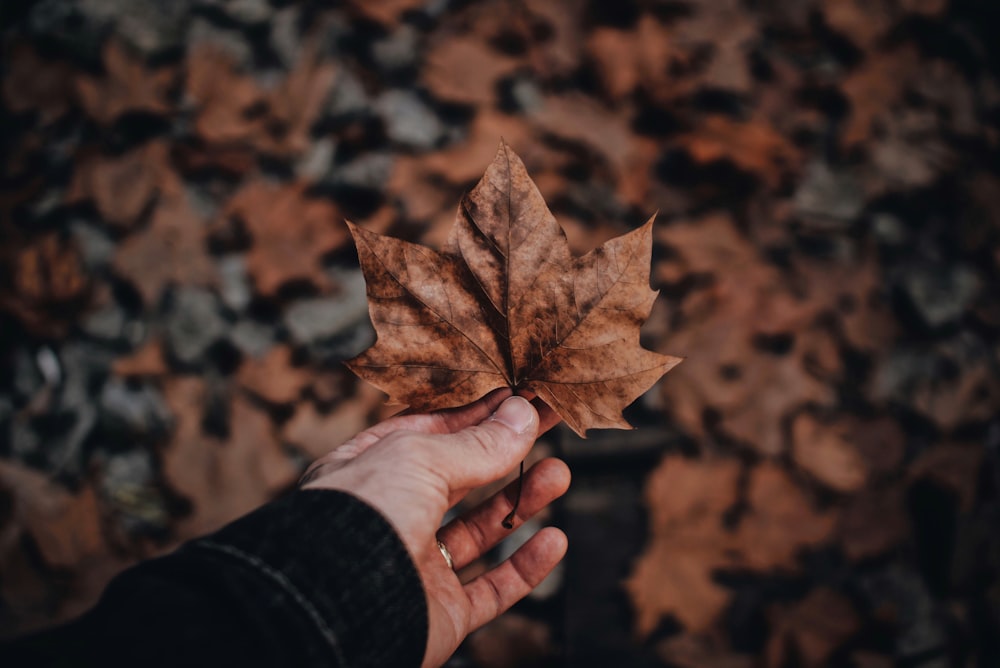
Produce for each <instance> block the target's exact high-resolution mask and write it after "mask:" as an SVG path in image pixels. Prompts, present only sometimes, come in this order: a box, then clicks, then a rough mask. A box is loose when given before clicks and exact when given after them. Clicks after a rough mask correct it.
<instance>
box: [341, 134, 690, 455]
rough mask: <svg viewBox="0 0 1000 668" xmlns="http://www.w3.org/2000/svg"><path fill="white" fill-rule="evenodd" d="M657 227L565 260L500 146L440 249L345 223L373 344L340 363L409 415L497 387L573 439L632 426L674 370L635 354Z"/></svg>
mask: <svg viewBox="0 0 1000 668" xmlns="http://www.w3.org/2000/svg"><path fill="white" fill-rule="evenodd" d="M651 230H652V221H650V222H648V223H647V224H646V225H644V226H643V227H641V228H639V229H638V230H636V231H634V232H631V233H629V234H627V235H625V236H623V237H619V238H617V239H613V240H611V241H609V242H608V243H607V244H605V245H604V246H603V247H601V248H599V249H597V250H595V251H592V252H591V253H588V254H587V255H585V256H584V257H582V258H573V257H572V256H571V254H570V252H569V246H568V244H567V242H566V236H565V234H564V233H563V232H562V229H561V228H560V227H559V225H558V223H556V221H555V218H553V217H552V214H551V213H549V210H548V208H547V207H546V206H545V202H544V200H543V199H542V197H541V195H540V194H539V192H538V189H537V188H536V187H535V185H534V184H533V183H532V182H531V179H530V178H529V177H528V174H527V172H526V171H525V169H524V165H523V163H522V162H521V160H520V158H518V157H517V156H516V155H515V154H514V153H513V152H512V151H511V150H510V149H509V148H507V146H506V145H501V146H500V150H499V151H498V152H497V155H496V158H495V159H494V161H493V163H492V164H491V165H490V167H489V168H488V169H487V171H486V174H485V175H484V176H483V179H482V181H480V182H479V185H477V186H476V188H475V189H473V190H472V192H470V193H469V194H468V195H467V196H466V197H465V198H464V199H463V200H462V204H461V206H460V207H459V214H458V217H457V219H456V223H455V226H454V228H453V229H452V234H451V237H450V238H449V241H448V244H447V246H446V248H445V251H444V252H436V251H433V250H431V249H428V248H425V247H422V246H417V245H414V244H410V243H407V242H403V241H400V240H395V239H391V238H388V237H383V236H381V235H378V234H374V233H372V232H367V231H365V230H363V229H361V228H358V227H356V226H351V232H352V233H353V234H354V239H355V243H356V244H357V246H358V256H359V259H360V261H361V266H362V269H363V270H364V272H365V279H366V281H367V283H368V295H369V302H370V307H371V314H372V321H373V322H374V323H375V327H376V330H377V331H378V334H379V338H378V341H377V342H376V344H375V346H373V347H372V348H371V349H369V350H368V351H367V352H365V353H364V354H362V355H361V356H359V357H357V358H355V359H354V360H352V361H351V362H350V363H349V365H350V367H351V369H352V370H353V371H354V372H355V373H357V374H358V375H359V376H361V377H362V378H364V379H365V380H368V381H369V382H371V383H372V384H374V385H376V386H377V387H379V388H381V389H383V390H384V391H386V392H388V393H389V395H390V401H392V402H395V403H402V404H406V405H408V406H411V407H412V408H414V409H415V410H421V411H424V410H435V409H439V408H445V407H450V406H459V405H462V404H465V403H468V402H469V401H472V400H474V399H476V398H478V397H480V396H482V395H484V394H486V393H487V392H489V391H490V390H492V389H494V388H497V387H504V386H507V387H512V388H517V389H522V390H528V391H531V392H533V393H534V394H536V395H538V396H539V397H541V398H542V399H543V400H544V401H545V402H546V403H547V404H548V405H550V406H551V407H552V408H554V409H555V410H556V412H557V413H559V415H560V416H561V417H562V418H563V419H564V420H565V421H566V423H567V424H568V425H569V426H570V427H571V428H572V429H573V430H574V431H576V432H577V433H578V434H580V435H581V436H582V435H583V434H584V433H585V432H586V430H587V429H590V428H593V427H618V428H627V427H628V423H627V422H625V420H624V419H623V418H622V417H621V415H620V414H621V410H622V409H623V408H624V407H625V406H627V405H628V404H629V403H631V402H632V401H633V400H635V398H636V397H638V396H639V395H640V394H641V393H642V392H644V391H645V390H646V389H648V388H649V386H650V385H652V384H653V383H654V382H656V380H658V379H659V378H660V376H662V375H663V374H664V373H666V372H667V371H668V370H669V369H670V368H671V367H673V366H674V365H675V364H677V362H678V361H680V360H679V359H678V358H675V357H669V356H665V355H658V354H656V353H652V352H650V351H647V350H645V349H643V348H642V347H641V346H640V345H639V329H638V327H639V325H640V324H642V322H643V321H644V320H645V318H646V317H647V316H648V314H649V309H650V308H651V307H652V304H653V300H654V299H655V298H656V293H654V292H653V291H652V290H650V289H649V287H648V275H649V274H648V271H649V269H648V267H649V262H650V252H651V243H652V236H651Z"/></svg>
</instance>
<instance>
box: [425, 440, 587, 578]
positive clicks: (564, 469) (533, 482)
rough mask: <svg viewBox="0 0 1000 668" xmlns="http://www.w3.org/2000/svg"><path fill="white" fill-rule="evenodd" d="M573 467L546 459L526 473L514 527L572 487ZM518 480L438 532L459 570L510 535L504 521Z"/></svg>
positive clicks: (512, 500) (513, 497)
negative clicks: (570, 468) (504, 526)
mask: <svg viewBox="0 0 1000 668" xmlns="http://www.w3.org/2000/svg"><path fill="white" fill-rule="evenodd" d="M569 481H570V473H569V467H568V466H566V464H565V463H564V462H563V461H562V460H559V459H543V460H542V461H540V462H538V463H537V464H535V465H534V466H532V467H531V469H530V470H529V471H528V472H527V473H526V474H525V476H524V481H523V487H522V489H521V503H520V505H519V506H518V509H517V513H516V514H515V515H514V518H513V521H514V528H517V527H519V526H521V525H522V524H524V521H525V520H527V519H528V518H530V517H532V516H533V515H534V514H535V513H537V512H538V511H539V510H541V509H542V508H544V507H545V506H547V505H549V504H550V503H552V502H553V501H555V500H556V499H558V498H559V497H560V496H562V495H563V494H565V493H566V490H567V489H569ZM517 487H518V481H516V480H515V481H514V482H512V483H510V484H509V485H507V486H506V487H505V488H504V489H502V490H500V491H499V492H497V493H496V494H494V495H493V496H491V497H490V498H489V499H487V500H486V501H483V502H482V503H481V504H479V505H478V506H476V507H475V508H473V509H472V510H471V511H470V512H468V513H466V514H464V515H462V516H460V517H456V518H455V519H453V520H452V521H450V522H448V524H446V525H445V526H443V527H442V528H441V529H440V530H439V531H438V540H440V541H441V542H442V543H444V544H445V545H446V546H447V547H448V552H450V553H451V556H452V558H453V559H454V561H455V570H459V569H461V568H465V567H466V566H468V565H469V564H471V563H472V562H473V561H475V560H476V559H478V558H479V557H480V556H482V555H483V554H484V553H485V552H486V551H487V550H489V549H490V548H492V547H493V546H494V545H496V544H497V543H499V542H500V541H501V540H502V539H504V538H506V537H507V536H509V535H510V531H511V530H510V529H505V528H503V526H502V525H501V521H502V520H503V519H504V518H506V517H507V515H508V514H509V513H510V511H511V509H512V508H513V507H514V499H515V498H516V496H517Z"/></svg>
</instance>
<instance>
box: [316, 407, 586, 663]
mask: <svg viewBox="0 0 1000 668" xmlns="http://www.w3.org/2000/svg"><path fill="white" fill-rule="evenodd" d="M536 403H537V405H538V408H537V409H536V407H535V406H534V405H532V403H531V402H529V401H528V400H527V399H525V398H524V397H520V396H511V391H510V390H509V389H501V390H496V391H494V392H491V393H490V394H488V395H486V396H485V397H483V398H482V399H480V400H479V401H476V402H474V403H471V404H469V405H467V406H464V407H462V408H457V409H454V410H448V411H439V412H436V413H431V414H424V415H402V416H398V417H394V418H391V419H389V420H386V421H384V422H381V423H379V424H377V425H375V426H374V427H372V428H371V429H368V430H366V431H363V432H361V433H360V434H358V435H357V436H355V437H354V438H353V439H351V440H349V441H347V442H346V443H344V444H343V445H341V446H340V447H338V448H336V449H335V450H333V451H332V452H330V453H329V454H327V455H325V456H324V457H322V458H320V459H318V460H317V461H316V462H314V463H313V465H312V466H311V467H310V468H309V471H307V472H306V475H305V477H304V478H303V483H302V487H303V488H322V489H337V490H342V491H345V492H349V493H351V494H353V495H355V496H357V497H358V498H360V499H362V500H363V501H365V502H367V503H368V504H369V505H371V506H372V507H374V508H376V509H377V510H379V511H380V512H381V513H382V514H383V515H384V516H385V517H386V518H387V519H388V520H389V521H390V522H391V523H392V525H393V526H394V527H395V528H396V530H397V532H398V533H399V535H400V537H401V538H402V540H403V543H404V544H405V545H406V547H407V549H408V550H409V552H410V555H411V556H412V557H413V561H414V563H415V564H416V566H417V570H418V572H419V573H420V578H421V580H422V582H423V586H424V592H425V594H426V596H427V611H428V620H429V632H428V639H427V649H426V652H425V654H424V661H423V666H428V667H429V666H440V665H441V664H443V663H444V662H445V661H446V660H447V659H448V657H449V656H451V655H452V653H454V651H455V650H456V649H457V648H458V645H459V643H461V642H462V640H463V639H464V638H465V636H467V635H468V634H469V633H470V632H472V631H474V630H475V629H477V628H479V627H480V626H483V625H484V624H486V623H488V622H490V621H492V620H494V619H496V618H497V617H498V616H499V615H500V614H501V613H503V612H504V611H506V610H507V609H508V608H510V606H512V605H513V604H514V603H516V602H517V601H519V600H521V599H522V598H524V597H525V596H526V595H527V594H528V593H529V592H530V591H531V590H532V589H534V588H535V587H536V586H537V585H538V584H539V583H540V582H541V581H542V580H543V579H544V578H545V576H546V575H548V574H549V573H550V572H551V571H552V569H553V568H555V566H556V564H558V563H559V561H560V560H561V559H562V558H563V556H564V555H565V553H566V545H567V543H566V535H565V534H564V533H563V532H562V531H560V530H559V529H556V528H554V527H546V528H545V529H542V530H541V531H539V532H538V533H537V534H535V535H534V536H533V537H532V538H531V539H530V540H529V541H528V542H527V543H525V544H524V545H523V546H522V547H521V548H520V549H518V550H517V552H515V553H514V554H513V555H512V556H511V557H510V558H509V559H508V560H507V561H505V562H503V563H502V564H500V565H499V566H497V567H496V568H494V569H492V570H490V571H488V572H486V573H484V574H482V575H480V576H479V577H477V578H475V579H474V580H472V581H470V582H468V583H466V584H464V585H463V584H462V582H460V581H459V579H458V576H457V575H456V574H455V571H456V570H460V569H462V568H463V567H465V566H467V565H468V564H470V563H472V562H473V561H474V560H476V559H477V558H479V557H480V556H481V555H482V554H483V553H485V552H486V551H487V550H489V549H490V548H491V547H493V546H494V545H495V544H496V543H498V542H499V541H500V540H502V539H503V538H504V537H506V536H507V535H508V534H509V533H510V530H508V529H504V528H503V527H502V526H501V521H502V520H503V518H504V517H505V516H506V515H507V514H508V513H509V512H510V510H511V508H512V507H513V500H514V498H515V496H516V489H517V487H516V485H517V483H516V482H514V483H512V484H511V485H509V486H508V487H507V488H506V489H504V490H502V491H501V492H498V493H497V494H496V495H494V496H493V497H491V498H490V499H487V500H486V501H484V502H483V503H482V504H480V505H479V506H477V507H476V508H474V509H472V510H471V511H469V512H467V513H465V514H464V515H462V516H460V517H456V518H455V519H453V520H451V521H450V522H448V524H446V525H445V526H441V522H442V520H443V518H444V515H445V513H446V512H447V511H448V509H449V508H451V507H452V506H454V505H455V504H456V503H458V502H459V501H460V500H461V499H462V498H464V497H465V496H466V495H467V494H468V493H469V492H470V491H472V490H473V489H475V488H477V487H480V486H482V485H485V484H488V483H490V482H493V481H496V480H498V479H500V478H502V477H503V476H505V475H506V474H507V473H509V472H510V471H512V470H513V469H514V468H516V467H517V466H518V464H519V463H520V462H521V461H522V460H523V459H524V458H525V456H527V454H528V451H529V450H530V449H531V446H532V445H533V444H534V442H535V439H536V438H537V437H538V435H539V434H541V433H544V431H546V430H548V429H549V428H551V427H552V426H554V425H555V424H556V423H557V422H558V417H556V416H555V414H554V413H553V412H552V411H551V410H550V409H549V408H548V407H546V406H545V405H544V404H541V403H540V402H536ZM569 481H570V473H569V468H568V467H567V466H566V464H565V463H563V462H562V461H560V460H558V459H545V460H542V461H540V462H538V463H537V464H535V465H534V466H533V467H532V468H531V469H530V470H529V471H528V472H527V473H526V474H525V477H524V482H523V489H522V494H521V503H520V507H519V509H518V512H517V515H516V516H515V518H514V528H515V529H516V528H517V527H518V526H520V525H521V524H523V523H524V521H525V520H526V519H528V518H530V517H531V516H532V515H534V514H535V513H537V512H538V511H539V510H541V509H542V508H544V507H545V506H546V505H548V504H549V503H551V502H552V501H553V500H555V499H557V498H558V497H560V496H561V495H562V494H563V493H565V491H566V490H567V489H568V487H569ZM438 540H440V541H442V542H443V543H444V544H445V545H446V546H447V548H448V551H449V552H450V553H451V555H452V558H453V559H454V567H455V570H452V569H451V568H449V567H448V564H447V563H446V562H445V560H444V557H443V556H442V555H441V552H440V551H439V550H438V547H437V541H438Z"/></svg>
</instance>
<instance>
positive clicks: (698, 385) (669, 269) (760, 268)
mask: <svg viewBox="0 0 1000 668" xmlns="http://www.w3.org/2000/svg"><path fill="white" fill-rule="evenodd" d="M657 239H658V240H659V241H660V242H661V243H663V244H665V245H667V246H668V247H669V248H670V249H671V250H672V251H676V253H674V254H672V255H671V258H672V259H671V260H669V261H666V262H661V263H660V266H659V267H658V278H659V279H660V280H665V281H670V282H677V281H681V280H691V279H694V280H699V281H701V282H702V284H706V287H705V288H704V289H701V290H694V291H693V292H691V293H690V294H689V295H688V296H687V298H686V299H685V300H684V301H683V302H682V304H681V311H680V313H679V314H677V315H676V317H675V318H674V320H675V321H676V322H674V323H670V325H668V326H667V327H666V328H665V329H666V331H667V332H668V333H667V334H666V335H665V336H663V337H662V343H661V345H662V346H664V347H665V348H668V349H669V350H671V351H676V352H677V353H679V354H681V355H684V356H685V357H686V358H687V360H688V361H687V362H686V363H685V364H683V365H681V366H680V367H679V368H678V369H677V371H676V372H675V375H674V376H673V377H672V378H671V382H670V383H664V384H663V385H662V386H661V389H662V393H663V406H664V408H665V409H666V410H669V411H670V412H671V413H672V414H673V415H674V417H675V418H676V419H677V421H678V422H680V424H681V425H682V426H683V427H684V428H685V429H686V430H688V431H689V432H690V433H692V434H694V435H696V436H705V435H707V434H708V433H709V427H708V426H707V425H706V423H705V419H704V417H705V414H706V409H710V410H711V411H713V412H715V413H717V414H719V415H720V420H719V422H718V424H717V425H716V426H717V428H718V429H720V430H721V431H723V432H725V433H726V434H727V435H729V436H730V437H734V438H737V439H739V440H740V441H741V442H743V443H746V444H749V445H750V446H752V447H753V448H754V449H755V450H757V451H759V452H760V453H762V454H765V455H768V456H773V455H777V454H778V453H780V452H782V451H783V450H784V435H783V434H784V432H783V426H782V421H783V420H784V419H785V417H786V416H788V415H789V414H790V413H792V412H793V411H794V410H796V409H797V408H799V407H800V406H803V405H806V404H810V403H816V404H827V403H829V402H831V401H832V399H833V396H834V395H833V392H832V390H831V388H830V387H829V386H828V385H827V384H826V383H824V382H821V381H820V380H819V379H817V378H815V377H813V376H812V375H811V374H810V373H809V372H808V370H807V368H806V367H805V365H804V364H803V357H804V355H805V353H806V352H807V351H808V347H807V346H805V341H804V337H802V336H794V334H793V333H796V332H800V331H802V330H804V329H805V326H806V325H808V324H809V323H811V322H812V320H813V319H814V318H815V316H816V312H815V310H814V309H813V308H812V306H811V305H810V304H808V303H806V304H803V303H800V302H799V301H798V300H796V299H795V298H794V296H793V295H792V294H791V293H790V290H789V286H788V284H787V283H788V282H787V280H785V279H784V277H783V276H782V275H781V274H780V273H779V272H778V271H777V270H776V269H775V268H774V267H772V266H770V265H768V264H767V263H765V262H764V261H763V260H762V258H761V257H760V255H759V253H758V252H757V250H756V248H754V246H753V245H752V244H751V243H750V242H749V241H748V240H747V239H746V238H745V237H743V235H741V234H740V232H739V231H738V230H737V229H736V226H735V224H734V223H733V222H732V220H731V219H730V218H729V217H728V216H722V215H712V216H708V217H706V218H704V219H701V220H698V221H691V222H678V223H675V224H673V225H670V226H665V227H663V228H661V229H660V230H659V231H658V234H657ZM721 268H724V270H722V269H721ZM707 276H711V281H706V277H707ZM760 336H763V337H765V338H768V337H769V338H772V339H774V338H776V337H780V336H787V337H788V339H787V340H788V341H790V346H789V350H787V351H786V352H784V354H780V355H779V354H775V353H771V352H765V351H761V350H759V349H758V347H757V346H756V345H755V341H756V340H757V339H758V337H760ZM762 387H766V388H769V390H768V391H767V392H761V391H760V388H762Z"/></svg>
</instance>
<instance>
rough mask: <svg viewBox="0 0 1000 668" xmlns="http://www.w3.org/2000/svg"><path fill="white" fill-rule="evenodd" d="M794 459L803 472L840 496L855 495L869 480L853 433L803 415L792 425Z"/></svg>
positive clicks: (806, 414) (840, 426)
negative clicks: (845, 494) (851, 493)
mask: <svg viewBox="0 0 1000 668" xmlns="http://www.w3.org/2000/svg"><path fill="white" fill-rule="evenodd" d="M792 457H793V458H794V459H795V463H796V464H798V466H799V468H801V469H802V470H803V471H806V472H807V473H809V474H811V475H812V476H814V477H815V478H816V479H817V480H819V481H820V482H822V483H823V484H825V485H827V486H828V487H831V488H832V489H835V490H836V491H838V492H854V491H857V490H859V489H860V488H861V487H863V486H864V484H865V482H866V480H867V478H868V470H867V467H866V466H865V461H864V459H863V458H862V457H861V454H860V453H859V452H858V450H857V448H856V447H855V445H854V442H853V441H852V440H851V434H850V432H849V431H848V430H847V429H845V428H844V426H843V425H827V424H823V423H821V422H820V421H819V420H817V419H816V418H815V417H813V416H812V415H809V414H808V413H803V414H801V415H799V416H797V417H796V418H795V422H793V423H792Z"/></svg>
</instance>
